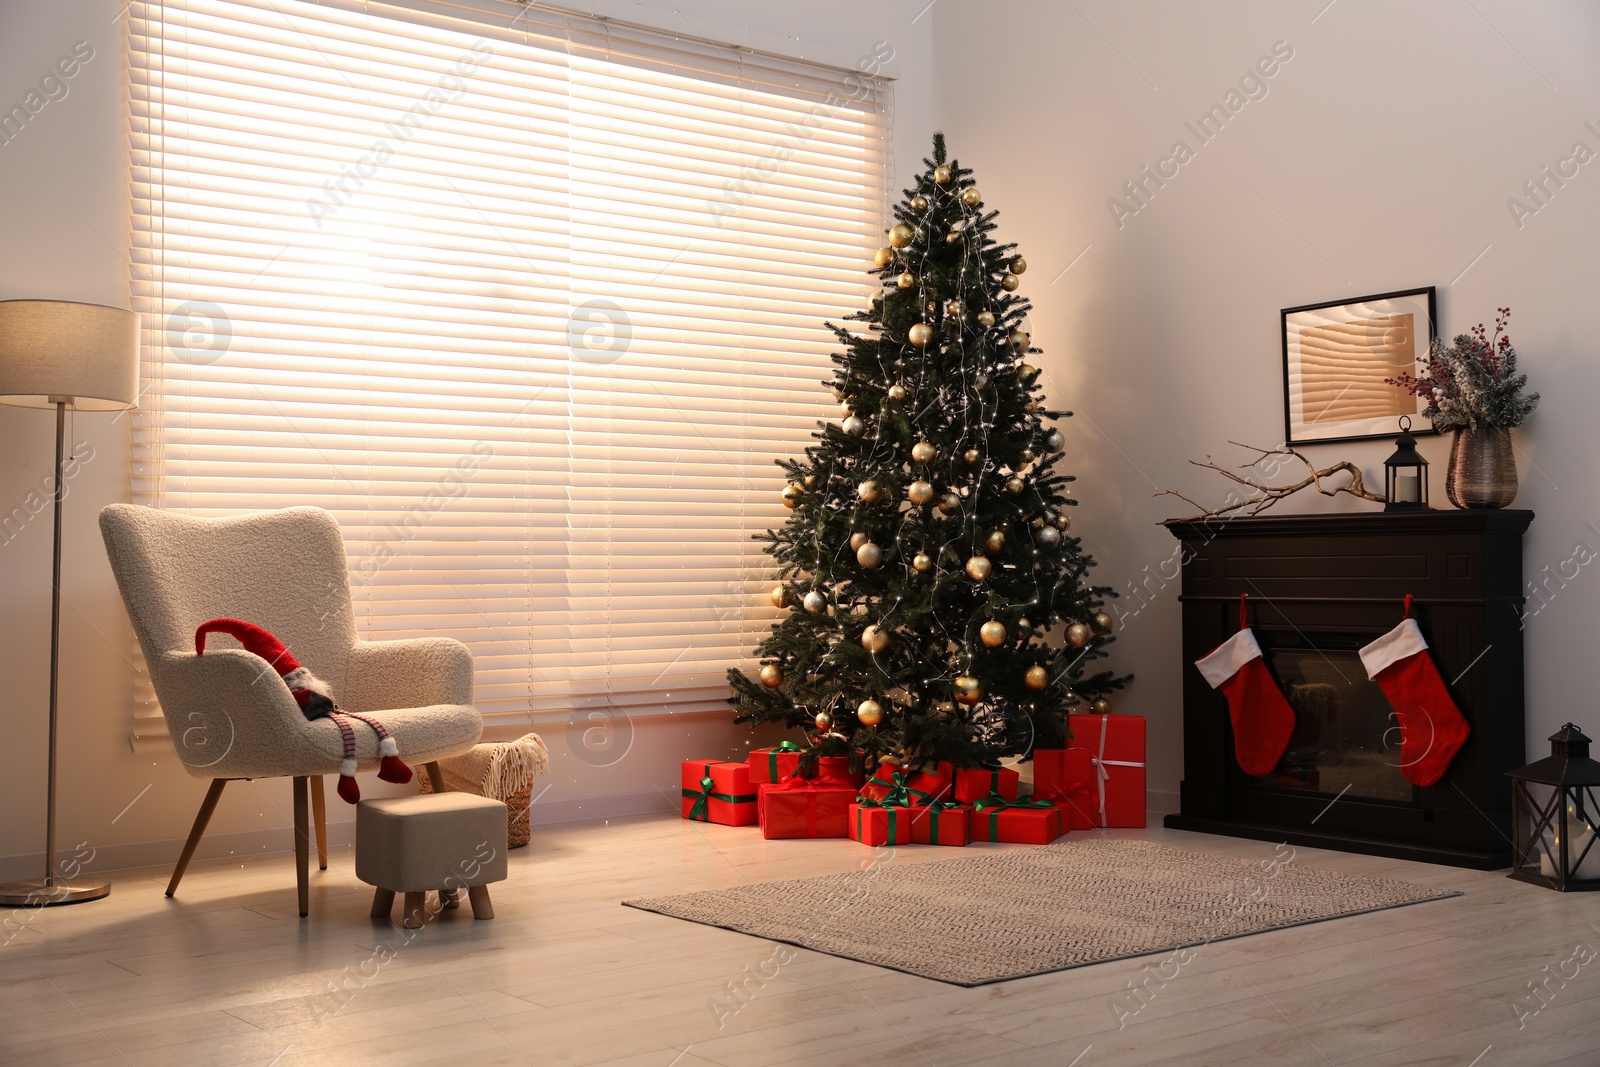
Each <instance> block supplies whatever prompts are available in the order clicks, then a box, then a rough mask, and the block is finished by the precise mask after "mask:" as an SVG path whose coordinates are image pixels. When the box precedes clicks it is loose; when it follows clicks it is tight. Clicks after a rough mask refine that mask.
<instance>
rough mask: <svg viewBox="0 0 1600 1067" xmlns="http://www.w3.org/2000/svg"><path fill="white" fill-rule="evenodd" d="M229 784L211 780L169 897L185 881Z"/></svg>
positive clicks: (185, 846)
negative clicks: (185, 872)
mask: <svg viewBox="0 0 1600 1067" xmlns="http://www.w3.org/2000/svg"><path fill="white" fill-rule="evenodd" d="M227 784H228V779H226V778H213V779H211V788H210V789H208V790H206V798H205V799H204V800H202V801H201V802H200V810H199V812H197V813H196V814H195V817H194V826H193V827H192V828H191V829H190V830H189V840H187V841H185V842H184V843H183V853H182V854H181V855H180V856H179V857H178V865H177V866H176V867H174V868H173V869H172V881H170V882H168V883H167V896H169V897H170V896H172V895H173V894H174V893H176V892H177V891H178V883H179V882H181V881H183V872H184V871H186V870H188V869H189V861H190V860H191V859H193V858H194V850H195V848H196V847H197V846H198V845H199V844H200V838H201V837H202V836H203V835H204V834H205V832H206V826H207V825H208V824H210V822H211V813H212V812H214V811H216V810H217V801H218V800H220V799H221V798H222V787H223V786H225V785H227Z"/></svg>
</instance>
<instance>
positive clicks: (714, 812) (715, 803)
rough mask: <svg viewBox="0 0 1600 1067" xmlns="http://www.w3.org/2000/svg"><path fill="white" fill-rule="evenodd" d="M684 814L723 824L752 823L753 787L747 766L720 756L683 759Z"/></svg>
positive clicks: (754, 803) (738, 824) (753, 820)
mask: <svg viewBox="0 0 1600 1067" xmlns="http://www.w3.org/2000/svg"><path fill="white" fill-rule="evenodd" d="M683 817H684V818H685V819H694V820H696V821H697V822H715V823H721V824H722V825H724V826H750V825H752V824H753V823H755V821H756V818H757V812H756V788H755V786H753V785H751V784H750V768H749V766H748V765H746V764H743V763H727V762H724V761H723V760H703V759H689V760H684V761H683Z"/></svg>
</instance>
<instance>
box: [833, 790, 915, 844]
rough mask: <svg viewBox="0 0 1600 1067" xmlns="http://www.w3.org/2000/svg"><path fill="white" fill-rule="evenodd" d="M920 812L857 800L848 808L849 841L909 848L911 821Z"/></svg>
mask: <svg viewBox="0 0 1600 1067" xmlns="http://www.w3.org/2000/svg"><path fill="white" fill-rule="evenodd" d="M920 810H922V809H920V808H909V807H899V806H896V805H893V804H882V803H879V802H878V801H876V800H867V801H859V800H858V801H857V802H856V803H854V804H852V805H850V840H852V841H860V842H861V843H862V844H863V845H909V844H910V843H911V819H912V816H913V815H914V814H915V813H916V812H918V811H920Z"/></svg>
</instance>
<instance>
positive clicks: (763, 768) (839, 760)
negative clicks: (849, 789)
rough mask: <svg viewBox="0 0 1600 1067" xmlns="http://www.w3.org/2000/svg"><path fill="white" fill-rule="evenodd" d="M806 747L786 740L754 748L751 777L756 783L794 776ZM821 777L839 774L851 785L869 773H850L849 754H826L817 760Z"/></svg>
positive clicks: (839, 777)
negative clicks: (771, 745)
mask: <svg viewBox="0 0 1600 1067" xmlns="http://www.w3.org/2000/svg"><path fill="white" fill-rule="evenodd" d="M804 752H805V750H804V749H802V748H801V747H800V746H798V745H796V744H795V743H794V742H793V741H785V742H784V743H783V744H781V745H775V746H774V747H772V748H756V749H751V750H750V781H751V782H752V783H754V784H756V785H763V784H776V783H778V782H782V781H783V780H784V779H785V778H793V777H794V776H795V774H796V772H798V771H799V769H800V757H801V756H802V755H803V754H804ZM817 777H818V778H838V779H842V780H845V781H848V782H849V783H850V784H851V785H860V784H861V783H862V782H864V781H866V780H867V777H866V775H864V774H861V773H860V772H857V773H855V774H851V773H850V757H849V756H823V757H821V758H819V759H818V760H817Z"/></svg>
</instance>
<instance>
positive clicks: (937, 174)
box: [933, 166, 951, 185]
mask: <svg viewBox="0 0 1600 1067" xmlns="http://www.w3.org/2000/svg"><path fill="white" fill-rule="evenodd" d="M950 177H951V174H950V168H949V167H948V166H939V167H935V168H933V180H934V181H936V182H938V183H939V184H940V185H949V184H950Z"/></svg>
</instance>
